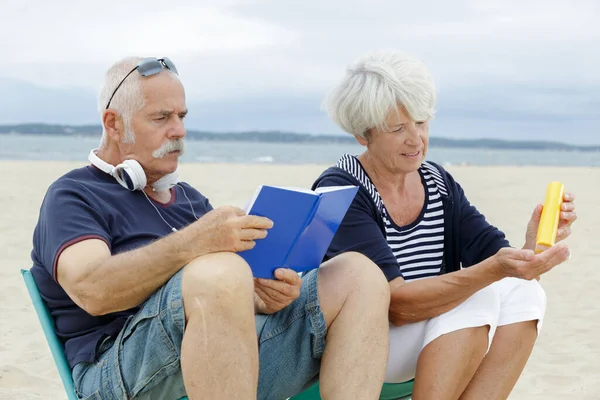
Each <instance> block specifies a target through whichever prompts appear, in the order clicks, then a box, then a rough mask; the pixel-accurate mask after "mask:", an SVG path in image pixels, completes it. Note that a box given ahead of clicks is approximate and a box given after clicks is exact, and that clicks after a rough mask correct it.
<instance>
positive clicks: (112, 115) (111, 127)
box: [102, 109, 124, 142]
mask: <svg viewBox="0 0 600 400" xmlns="http://www.w3.org/2000/svg"><path fill="white" fill-rule="evenodd" d="M102 123H103V125H104V129H105V130H106V135H107V136H108V137H109V138H110V139H112V140H114V141H115V142H120V141H121V137H122V135H123V132H124V130H123V118H121V116H120V115H119V114H117V112H116V111H114V110H111V109H108V110H106V111H104V114H102Z"/></svg>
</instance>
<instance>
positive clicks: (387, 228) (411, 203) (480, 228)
mask: <svg viewBox="0 0 600 400" xmlns="http://www.w3.org/2000/svg"><path fill="white" fill-rule="evenodd" d="M435 100H436V91H435V86H434V83H433V79H432V77H431V75H430V73H429V72H428V70H427V68H426V67H425V66H424V65H423V64H422V63H421V62H419V61H417V60H415V59H413V58H411V57H407V56H404V55H402V54H400V53H397V52H393V51H390V52H378V53H372V54H368V55H366V56H363V57H362V58H360V59H359V60H358V61H356V62H355V63H353V64H352V65H351V66H350V67H349V69H348V71H347V74H346V76H345V77H344V78H343V79H342V81H341V82H340V83H339V84H338V85H337V87H336V88H335V89H334V90H333V92H332V93H331V94H330V96H329V98H328V99H327V101H326V109H327V111H328V113H329V115H330V116H331V118H332V119H333V121H334V122H335V123H337V124H338V125H339V126H340V127H341V128H342V129H343V130H344V131H346V132H348V133H350V134H352V135H354V136H355V137H356V139H357V141H358V142H359V143H360V144H361V145H363V146H365V147H366V150H365V151H364V152H363V153H362V154H360V155H358V156H354V155H348V154H346V155H344V156H343V157H342V158H341V159H340V160H339V161H338V163H337V164H336V165H335V166H333V167H331V168H329V169H327V170H326V171H325V172H323V174H322V175H321V176H320V177H319V178H318V179H317V180H316V182H315V183H314V185H313V188H316V187H321V186H336V185H348V184H351V185H359V186H360V190H359V192H358V194H357V196H356V198H355V200H354V202H353V204H352V206H351V207H350V210H349V211H348V214H347V215H346V217H345V219H344V221H343V223H342V225H341V226H340V228H339V231H338V232H337V234H336V236H335V238H334V240H333V242H332V244H331V246H330V248H329V250H328V253H327V258H330V257H333V256H335V255H336V254H339V253H342V252H347V251H356V252H360V253H362V254H364V255H366V256H367V257H369V258H370V259H371V260H373V261H374V262H375V263H377V264H378V265H379V267H380V268H381V269H382V270H383V272H384V274H385V275H386V277H387V278H388V281H389V283H390V289H391V305H390V310H389V316H390V322H391V330H390V356H389V363H388V368H387V373H386V382H403V381H407V380H410V379H412V378H415V386H414V395H413V396H414V398H415V399H418V400H420V399H437V400H440V399H457V398H459V397H460V398H463V399H467V398H468V399H486V400H490V399H503V398H506V397H508V395H509V393H510V392H511V390H512V388H513V386H514V385H515V383H516V381H517V379H518V377H519V375H520V373H521V371H522V370H523V368H524V366H525V364H526V362H527V359H528V358H529V355H530V353H531V350H532V348H533V346H534V343H535V341H536V338H537V336H538V334H539V330H540V328H541V324H542V320H543V317H544V314H545V309H546V295H545V292H544V290H543V289H542V287H541V285H540V283H539V282H538V280H536V279H535V278H537V277H539V276H540V275H542V274H544V273H545V272H547V271H549V270H550V269H551V268H553V267H554V266H556V265H558V264H560V263H562V262H564V261H565V260H567V259H568V257H569V249H568V248H567V247H566V246H565V245H564V244H563V243H560V244H557V245H555V246H554V247H552V248H550V249H549V250H546V251H544V252H542V253H540V254H536V253H535V252H534V251H533V249H534V246H535V234H536V229H537V223H538V222H539V216H540V212H541V205H538V206H537V207H536V208H535V210H534V212H533V214H532V217H531V220H530V221H529V224H528V227H527V231H526V235H525V236H526V240H525V244H524V246H523V248H522V249H517V248H512V247H510V245H509V243H508V242H507V241H506V240H505V237H504V234H503V233H502V232H501V231H500V230H498V229H497V228H496V227H494V226H491V225H490V224H489V223H488V222H486V219H485V217H484V216H483V215H482V214H480V213H479V212H478V211H477V209H476V208H475V207H474V206H473V205H471V204H470V203H469V201H468V200H467V198H466V196H465V194H464V192H463V190H462V189H461V187H460V185H459V184H458V183H457V182H456V181H455V180H454V179H453V177H452V176H451V175H450V174H449V173H448V172H447V171H446V170H445V169H444V168H442V167H441V166H439V165H437V164H435V163H433V162H429V161H425V156H426V154H427V145H428V124H429V121H430V120H431V119H432V117H433V114H434V105H435ZM574 209H575V207H574V203H573V195H572V194H570V193H567V194H565V197H564V203H563V205H562V212H561V219H560V227H559V233H558V240H559V241H560V240H563V239H564V238H566V237H567V236H569V234H570V226H571V223H572V222H573V221H575V219H576V214H575V211H574ZM467 267H468V268H467Z"/></svg>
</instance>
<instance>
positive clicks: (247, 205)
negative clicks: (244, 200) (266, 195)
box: [244, 186, 262, 214]
mask: <svg viewBox="0 0 600 400" xmlns="http://www.w3.org/2000/svg"><path fill="white" fill-rule="evenodd" d="M261 190H262V186H259V187H257V188H256V190H255V191H254V195H253V196H252V198H251V199H250V201H249V202H248V204H246V207H245V208H244V211H246V214H248V213H249V212H250V210H252V206H253V205H254V202H255V201H256V199H258V195H259V194H260V191H261Z"/></svg>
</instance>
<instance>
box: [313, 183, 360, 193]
mask: <svg viewBox="0 0 600 400" xmlns="http://www.w3.org/2000/svg"><path fill="white" fill-rule="evenodd" d="M353 187H354V186H352V185H348V186H323V187H318V188H316V189H315V193H327V192H335V191H336V190H343V189H350V188H353Z"/></svg>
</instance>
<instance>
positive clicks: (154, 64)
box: [106, 57, 179, 110]
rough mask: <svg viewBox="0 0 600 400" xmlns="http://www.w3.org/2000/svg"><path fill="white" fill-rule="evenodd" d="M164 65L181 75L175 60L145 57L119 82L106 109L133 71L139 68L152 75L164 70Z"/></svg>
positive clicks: (142, 71)
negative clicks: (174, 62)
mask: <svg viewBox="0 0 600 400" xmlns="http://www.w3.org/2000/svg"><path fill="white" fill-rule="evenodd" d="M163 67H164V68H166V69H168V70H169V71H172V72H174V73H176V74H177V75H179V73H178V72H177V68H175V64H173V61H171V60H170V59H169V58H167V57H163V58H154V57H148V58H144V59H143V60H141V61H140V62H139V63H138V64H137V65H136V66H135V67H134V68H133V69H132V70H131V71H129V73H128V74H127V75H125V78H123V79H121V82H119V84H118V85H117V87H116V88H115V90H114V92H113V94H112V96H110V99H108V104H106V109H107V110H108V107H109V106H110V102H111V101H112V99H113V97H115V93H117V90H119V88H120V87H121V85H122V84H123V82H125V79H127V77H128V76H129V75H131V74H132V73H133V71H135V70H137V71H138V72H139V73H140V75H141V76H151V75H156V74H158V73H160V71H162V69H163Z"/></svg>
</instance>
